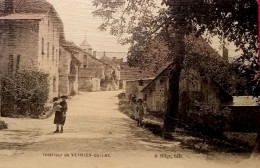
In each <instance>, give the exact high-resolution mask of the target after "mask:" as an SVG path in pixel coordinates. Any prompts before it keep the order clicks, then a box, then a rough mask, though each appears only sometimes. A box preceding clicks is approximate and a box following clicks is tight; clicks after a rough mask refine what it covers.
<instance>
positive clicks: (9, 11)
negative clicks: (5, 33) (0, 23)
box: [4, 0, 15, 15]
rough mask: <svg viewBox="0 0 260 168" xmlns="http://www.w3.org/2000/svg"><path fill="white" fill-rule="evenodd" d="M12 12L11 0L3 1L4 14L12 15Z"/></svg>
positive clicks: (12, 3)
mask: <svg viewBox="0 0 260 168" xmlns="http://www.w3.org/2000/svg"><path fill="white" fill-rule="evenodd" d="M12 13H15V11H14V1H13V0H5V1H4V14H6V15H8V14H12Z"/></svg>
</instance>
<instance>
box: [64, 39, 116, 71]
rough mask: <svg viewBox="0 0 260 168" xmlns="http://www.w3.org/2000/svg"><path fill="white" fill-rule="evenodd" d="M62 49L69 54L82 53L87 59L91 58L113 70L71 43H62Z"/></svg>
mask: <svg viewBox="0 0 260 168" xmlns="http://www.w3.org/2000/svg"><path fill="white" fill-rule="evenodd" d="M62 47H63V48H64V49H65V50H67V51H69V52H84V54H85V55H88V56H89V57H91V58H92V59H94V60H96V61H98V62H100V63H102V64H104V65H106V66H109V67H111V68H112V69H113V67H112V66H111V65H109V64H107V63H106V62H104V61H102V60H99V59H97V58H95V57H94V56H92V55H91V54H90V53H88V52H86V51H85V50H83V49H82V48H80V47H78V46H77V45H76V44H75V43H74V42H72V41H64V42H63V43H62Z"/></svg>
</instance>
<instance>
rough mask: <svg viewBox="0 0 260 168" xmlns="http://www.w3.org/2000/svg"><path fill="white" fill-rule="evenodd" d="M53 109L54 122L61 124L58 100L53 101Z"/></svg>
mask: <svg viewBox="0 0 260 168" xmlns="http://www.w3.org/2000/svg"><path fill="white" fill-rule="evenodd" d="M53 111H54V112H55V117H54V124H61V121H62V113H61V105H60V103H59V102H54V104H53Z"/></svg>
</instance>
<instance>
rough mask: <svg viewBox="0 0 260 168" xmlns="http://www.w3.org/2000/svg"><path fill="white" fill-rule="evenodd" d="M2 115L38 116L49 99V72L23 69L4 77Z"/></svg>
mask: <svg viewBox="0 0 260 168" xmlns="http://www.w3.org/2000/svg"><path fill="white" fill-rule="evenodd" d="M2 82H3V83H2V88H1V89H2V116H6V117H17V116H29V117H32V118H38V116H39V115H40V114H41V113H42V112H43V111H44V106H45V103H46V102H47V100H48V94H49V82H48V74H46V73H44V72H41V71H33V70H22V71H19V72H17V73H16V74H12V75H9V76H5V77H3V80H2Z"/></svg>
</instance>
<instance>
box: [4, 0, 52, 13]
mask: <svg viewBox="0 0 260 168" xmlns="http://www.w3.org/2000/svg"><path fill="white" fill-rule="evenodd" d="M13 1H14V10H15V13H48V12H49V11H50V9H51V8H53V6H52V5H51V4H50V3H49V2H47V1H46V0H13ZM3 3H4V0H0V15H1V14H3V13H4V12H3V11H4V5H3Z"/></svg>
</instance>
